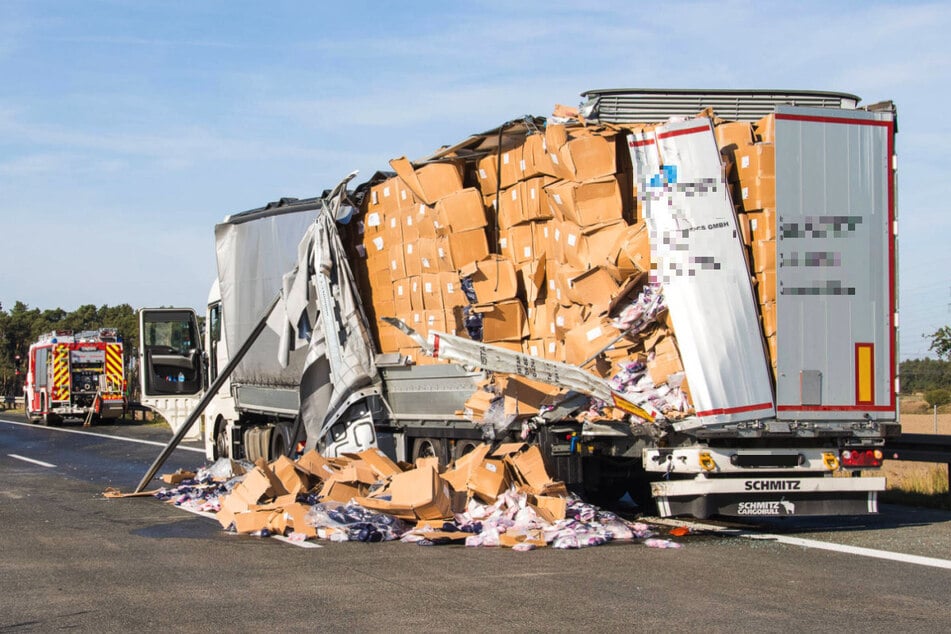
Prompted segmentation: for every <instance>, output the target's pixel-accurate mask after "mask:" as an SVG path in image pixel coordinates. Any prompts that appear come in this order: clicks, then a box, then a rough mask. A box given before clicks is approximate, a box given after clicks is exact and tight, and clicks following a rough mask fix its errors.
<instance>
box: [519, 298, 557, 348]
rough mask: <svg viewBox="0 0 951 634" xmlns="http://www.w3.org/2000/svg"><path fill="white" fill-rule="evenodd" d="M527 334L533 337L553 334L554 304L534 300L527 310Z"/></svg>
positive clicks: (537, 337) (540, 337)
mask: <svg viewBox="0 0 951 634" xmlns="http://www.w3.org/2000/svg"><path fill="white" fill-rule="evenodd" d="M526 314H527V320H528V334H529V337H531V338H533V339H544V338H546V337H553V336H554V335H555V306H554V305H553V304H550V303H549V302H548V301H544V302H536V303H535V304H534V305H532V306H531V307H529V309H528V311H527V313H526Z"/></svg>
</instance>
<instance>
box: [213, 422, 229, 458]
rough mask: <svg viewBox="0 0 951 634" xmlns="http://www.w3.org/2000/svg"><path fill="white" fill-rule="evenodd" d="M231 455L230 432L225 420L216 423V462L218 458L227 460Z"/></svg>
mask: <svg viewBox="0 0 951 634" xmlns="http://www.w3.org/2000/svg"><path fill="white" fill-rule="evenodd" d="M230 455H231V452H230V451H229V448H228V430H227V424H226V423H225V421H224V419H223V418H219V419H218V420H216V421H215V448H214V456H215V460H217V459H218V458H227V457H229V456H230Z"/></svg>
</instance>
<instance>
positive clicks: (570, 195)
mask: <svg viewBox="0 0 951 634" xmlns="http://www.w3.org/2000/svg"><path fill="white" fill-rule="evenodd" d="M546 191H547V192H548V193H549V197H550V200H551V201H552V203H553V204H554V205H555V207H556V208H557V209H558V211H559V212H560V213H561V214H562V216H563V217H564V218H565V219H566V220H570V221H572V222H574V223H575V224H577V225H579V226H581V227H585V226H589V225H597V224H603V223H607V222H613V221H617V220H621V219H622V218H623V212H624V207H623V202H622V201H621V189H620V186H619V184H618V180H617V178H616V177H613V176H610V177H606V178H601V179H598V180H589V181H585V182H581V183H576V182H572V181H561V182H558V183H554V184H552V185H549V186H548V187H547V188H546Z"/></svg>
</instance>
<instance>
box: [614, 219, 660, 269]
mask: <svg viewBox="0 0 951 634" xmlns="http://www.w3.org/2000/svg"><path fill="white" fill-rule="evenodd" d="M610 252H611V254H612V256H611V257H612V259H613V260H614V261H613V264H615V265H616V266H617V268H618V272H619V275H620V277H621V278H622V279H623V278H626V277H628V276H631V275H634V274H636V273H647V272H649V271H650V266H651V247H650V238H649V232H648V230H647V224H646V223H645V222H643V221H642V222H638V223H637V224H633V225H630V226H628V227H627V228H626V229H625V230H624V231H623V232H621V234H620V235H619V236H618V238H617V240H615V242H614V245H612V247H611V251H610Z"/></svg>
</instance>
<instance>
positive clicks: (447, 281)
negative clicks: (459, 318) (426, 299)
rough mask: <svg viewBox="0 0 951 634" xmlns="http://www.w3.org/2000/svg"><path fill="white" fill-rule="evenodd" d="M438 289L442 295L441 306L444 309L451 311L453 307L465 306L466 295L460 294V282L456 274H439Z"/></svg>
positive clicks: (466, 302)
mask: <svg viewBox="0 0 951 634" xmlns="http://www.w3.org/2000/svg"><path fill="white" fill-rule="evenodd" d="M439 289H440V292H441V293H442V305H443V307H444V308H447V309H451V308H453V307H455V306H466V305H468V303H469V302H468V300H467V299H466V294H465V293H463V292H462V280H461V279H460V278H459V274H458V273H452V272H445V271H444V272H441V273H439Z"/></svg>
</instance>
